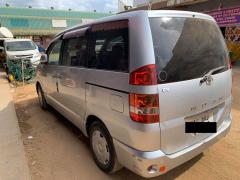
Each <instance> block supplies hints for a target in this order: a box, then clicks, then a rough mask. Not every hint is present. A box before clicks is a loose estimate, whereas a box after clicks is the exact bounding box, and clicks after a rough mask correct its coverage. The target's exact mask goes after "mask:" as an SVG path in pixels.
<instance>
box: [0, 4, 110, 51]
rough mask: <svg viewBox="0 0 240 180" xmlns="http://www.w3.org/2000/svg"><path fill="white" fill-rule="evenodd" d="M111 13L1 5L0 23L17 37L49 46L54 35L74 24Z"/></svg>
mask: <svg viewBox="0 0 240 180" xmlns="http://www.w3.org/2000/svg"><path fill="white" fill-rule="evenodd" d="M109 15H111V14H109V13H98V12H79V11H71V10H68V11H64V10H54V9H35V8H15V7H0V24H1V26H3V27H7V28H8V29H9V30H10V31H11V32H12V33H13V35H14V37H15V38H30V39H32V40H33V41H35V42H36V44H38V45H41V46H43V47H45V48H46V47H47V45H48V43H49V42H50V41H51V40H52V37H53V36H54V35H55V34H56V33H58V32H60V31H62V30H64V29H66V28H69V27H72V26H75V25H77V24H80V23H84V22H88V21H92V20H94V19H98V18H102V17H105V16H109Z"/></svg>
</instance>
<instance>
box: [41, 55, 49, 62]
mask: <svg viewBox="0 0 240 180" xmlns="http://www.w3.org/2000/svg"><path fill="white" fill-rule="evenodd" d="M47 62H48V57H47V54H42V55H41V58H40V63H41V64H47Z"/></svg>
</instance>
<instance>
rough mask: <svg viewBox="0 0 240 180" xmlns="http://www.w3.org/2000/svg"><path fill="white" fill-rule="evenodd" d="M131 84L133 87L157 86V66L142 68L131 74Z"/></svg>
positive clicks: (151, 65)
mask: <svg viewBox="0 0 240 180" xmlns="http://www.w3.org/2000/svg"><path fill="white" fill-rule="evenodd" d="M129 84H131V85H143V86H144V85H156V84H157V73H156V65H155V64H150V65H147V66H143V67H140V68H138V69H136V70H135V71H133V72H131V73H130V79H129Z"/></svg>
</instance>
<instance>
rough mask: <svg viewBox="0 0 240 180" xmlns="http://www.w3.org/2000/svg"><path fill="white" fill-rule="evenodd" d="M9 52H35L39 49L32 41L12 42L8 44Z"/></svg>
mask: <svg viewBox="0 0 240 180" xmlns="http://www.w3.org/2000/svg"><path fill="white" fill-rule="evenodd" d="M6 46H7V51H26V50H34V49H36V48H37V47H36V46H35V45H34V43H33V42H32V41H11V42H7V43H6Z"/></svg>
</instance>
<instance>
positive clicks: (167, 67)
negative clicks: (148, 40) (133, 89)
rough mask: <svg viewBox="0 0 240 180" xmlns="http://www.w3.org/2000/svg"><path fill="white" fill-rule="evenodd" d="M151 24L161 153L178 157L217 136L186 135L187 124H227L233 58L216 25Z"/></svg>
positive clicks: (188, 20) (197, 20) (166, 20)
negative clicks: (230, 58) (225, 119)
mask: <svg viewBox="0 0 240 180" xmlns="http://www.w3.org/2000/svg"><path fill="white" fill-rule="evenodd" d="M150 25H151V30H152V36H153V43H154V52H155V58H156V66H157V74H158V84H159V85H158V89H159V102H160V128H161V134H160V136H161V149H162V150H163V152H165V153H166V154H172V153H175V152H177V151H180V150H182V149H184V148H187V147H189V146H191V145H193V144H195V143H197V142H200V141H201V140H203V139H204V138H206V137H208V136H211V135H212V134H213V133H185V124H186V122H194V121H195V122H196V121H197V122H204V121H206V122H207V121H210V122H217V126H218V127H219V126H220V125H221V123H222V121H223V119H222V118H221V115H222V113H223V112H224V108H225V102H226V100H227V99H229V98H230V97H231V83H232V82H231V81H232V80H231V70H230V69H229V58H228V53H227V49H226V46H225V42H224V39H223V37H222V34H221V31H220V30H219V28H218V27H217V25H216V24H215V22H213V21H211V20H206V19H200V18H184V17H180V18H177V17H172V18H170V17H168V18H161V17H158V18H156V17H154V18H150ZM214 69H215V70H214ZM212 70H213V71H212Z"/></svg>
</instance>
